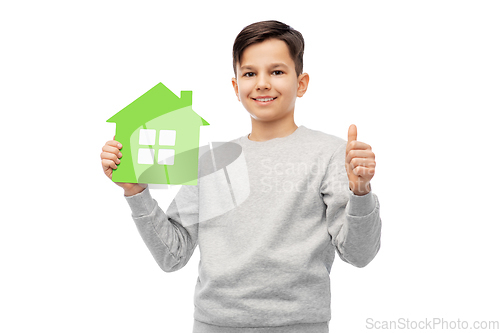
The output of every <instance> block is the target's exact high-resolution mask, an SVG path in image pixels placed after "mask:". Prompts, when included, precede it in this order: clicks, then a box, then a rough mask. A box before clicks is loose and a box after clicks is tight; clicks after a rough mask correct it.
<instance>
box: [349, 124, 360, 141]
mask: <svg viewBox="0 0 500 333" xmlns="http://www.w3.org/2000/svg"><path fill="white" fill-rule="evenodd" d="M357 138H358V128H357V127H356V125H354V124H352V125H351V126H349V131H347V143H349V142H351V141H356V140H357Z"/></svg>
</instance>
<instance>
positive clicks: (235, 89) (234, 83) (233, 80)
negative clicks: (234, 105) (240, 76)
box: [231, 77, 241, 102]
mask: <svg viewBox="0 0 500 333" xmlns="http://www.w3.org/2000/svg"><path fill="white" fill-rule="evenodd" d="M231 82H232V83H233V89H234V92H235V94H236V97H237V98H238V101H239V102H241V101H240V94H239V90H238V82H237V81H236V79H235V78H234V77H233V78H232V79H231Z"/></svg>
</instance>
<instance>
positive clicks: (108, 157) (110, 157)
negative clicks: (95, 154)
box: [101, 151, 120, 164]
mask: <svg viewBox="0 0 500 333" xmlns="http://www.w3.org/2000/svg"><path fill="white" fill-rule="evenodd" d="M101 159H102V160H111V161H113V162H114V163H116V164H120V160H119V159H118V156H116V155H115V154H113V153H108V152H105V151H103V152H102V153H101Z"/></svg>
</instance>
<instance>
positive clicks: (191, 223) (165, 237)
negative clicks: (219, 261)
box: [125, 185, 198, 272]
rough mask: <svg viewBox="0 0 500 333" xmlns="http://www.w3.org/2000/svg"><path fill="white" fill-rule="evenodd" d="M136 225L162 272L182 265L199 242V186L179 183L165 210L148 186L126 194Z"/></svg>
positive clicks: (170, 270)
mask: <svg viewBox="0 0 500 333" xmlns="http://www.w3.org/2000/svg"><path fill="white" fill-rule="evenodd" d="M125 198H126V200H127V202H128V204H129V205H130V208H131V210H132V218H133V220H134V222H135V224H136V226H137V229H138V231H139V233H140V235H141V237H142V239H143V241H144V243H145V244H146V246H147V247H148V249H149V251H150V252H151V254H152V255H153V257H154V259H155V260H156V262H157V263H158V265H159V266H160V268H161V269H162V270H164V271H165V272H173V271H176V270H179V269H181V268H182V267H184V266H185V265H186V264H187V262H188V261H189V259H190V258H191V256H192V254H193V252H194V250H195V248H196V246H197V244H198V186H185V185H184V186H182V187H181V188H180V190H179V192H178V193H177V195H176V196H175V198H174V200H173V201H172V203H171V204H170V206H169V208H168V209H167V212H166V213H165V212H164V211H163V210H162V209H161V208H160V207H159V206H158V203H157V202H156V200H154V199H153V198H152V197H151V194H150V192H149V187H147V188H146V189H144V191H142V192H141V193H138V194H136V195H133V196H130V197H125Z"/></svg>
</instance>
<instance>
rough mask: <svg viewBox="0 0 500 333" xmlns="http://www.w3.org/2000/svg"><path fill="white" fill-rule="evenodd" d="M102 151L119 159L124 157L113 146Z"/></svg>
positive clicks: (105, 147) (106, 146) (107, 146)
mask: <svg viewBox="0 0 500 333" xmlns="http://www.w3.org/2000/svg"><path fill="white" fill-rule="evenodd" d="M102 151H103V152H107V153H112V154H115V155H116V156H118V157H119V158H120V157H122V152H121V151H120V150H119V149H118V148H116V147H113V146H109V145H105V146H104V147H102Z"/></svg>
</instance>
